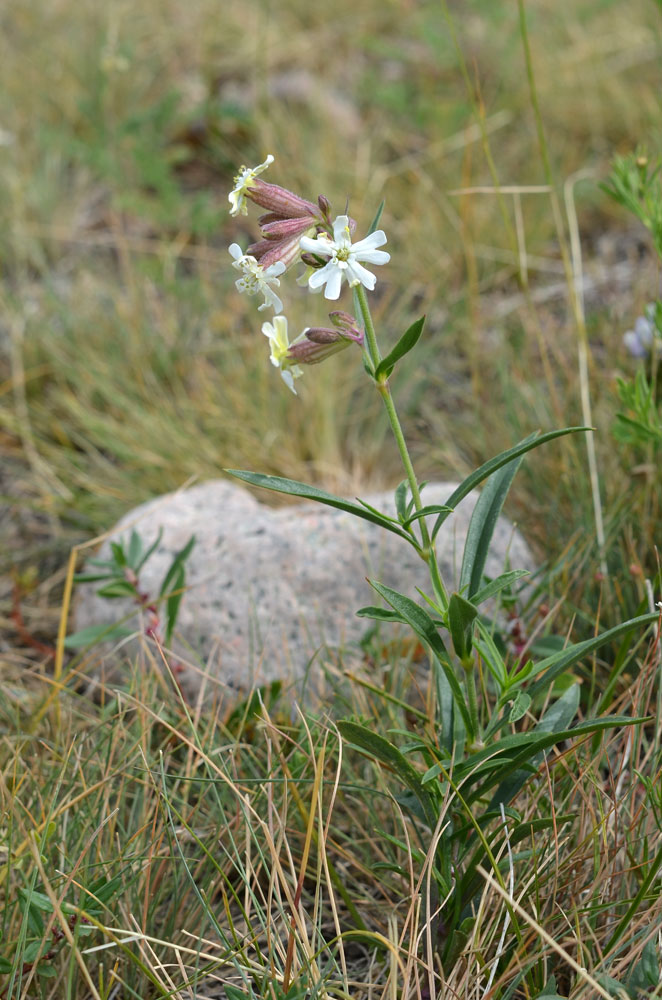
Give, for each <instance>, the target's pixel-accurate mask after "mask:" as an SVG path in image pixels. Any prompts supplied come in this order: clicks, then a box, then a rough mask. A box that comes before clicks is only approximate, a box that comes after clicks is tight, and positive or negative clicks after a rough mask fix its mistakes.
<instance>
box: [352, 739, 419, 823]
mask: <svg viewBox="0 0 662 1000" xmlns="http://www.w3.org/2000/svg"><path fill="white" fill-rule="evenodd" d="M338 729H339V730H340V734H341V736H342V737H343V739H345V740H347V741H348V742H349V743H353V744H354V746H356V747H359V749H361V750H365V751H366V752H367V753H369V754H370V755H371V756H372V757H374V758H375V760H378V761H379V762H380V763H382V764H386V765H388V766H389V767H391V768H393V770H394V771H395V773H396V774H397V775H398V777H399V778H400V780H401V781H402V783H403V784H404V785H405V786H406V787H407V788H408V789H409V790H410V791H411V792H413V793H414V795H415V796H416V798H417V799H418V801H419V802H420V804H421V807H422V808H423V812H424V814H425V818H426V821H427V822H428V824H429V825H430V826H431V827H434V825H435V823H436V822H437V811H436V809H435V806H434V800H433V798H432V796H431V795H430V794H429V792H427V791H426V790H425V789H424V788H423V785H422V783H421V776H420V774H419V773H418V771H416V770H415V768H413V767H412V765H411V764H410V763H409V761H408V760H407V758H406V757H405V756H404V755H403V754H402V753H400V751H399V750H398V748H397V747H395V746H393V744H392V743H389V741H388V740H387V739H385V738H384V737H383V736H380V735H379V734H378V733H374V732H373V731H372V730H371V729H368V728H367V727H366V726H361V725H359V723H357V722H350V721H349V720H345V721H343V722H339V723H338Z"/></svg>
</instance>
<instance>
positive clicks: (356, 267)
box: [347, 260, 377, 291]
mask: <svg viewBox="0 0 662 1000" xmlns="http://www.w3.org/2000/svg"><path fill="white" fill-rule="evenodd" d="M347 278H348V281H349V283H350V285H364V286H365V287H366V288H367V289H369V290H370V291H372V290H373V288H374V287H375V284H376V282H377V278H376V277H375V275H374V274H372V273H371V272H370V271H368V270H366V268H365V267H363V266H362V265H361V264H359V262H358V260H352V261H349V263H348V264H347Z"/></svg>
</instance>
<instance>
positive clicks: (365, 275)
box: [299, 215, 391, 299]
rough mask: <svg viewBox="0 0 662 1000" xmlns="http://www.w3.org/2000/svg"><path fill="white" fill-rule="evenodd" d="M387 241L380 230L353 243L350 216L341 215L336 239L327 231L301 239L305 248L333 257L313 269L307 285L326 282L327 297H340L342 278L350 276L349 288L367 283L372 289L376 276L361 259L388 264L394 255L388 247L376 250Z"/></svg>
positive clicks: (336, 228) (338, 219) (334, 232)
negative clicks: (321, 265) (387, 249)
mask: <svg viewBox="0 0 662 1000" xmlns="http://www.w3.org/2000/svg"><path fill="white" fill-rule="evenodd" d="M384 243H386V235H385V233H384V232H383V230H381V229H378V230H377V232H375V233H371V234H370V236H366V238H365V239H364V240H359V242H358V243H352V236H351V233H350V229H349V216H347V215H339V216H338V218H337V219H336V221H335V222H334V223H333V239H331V237H330V236H328V235H327V234H326V233H321V234H320V235H319V236H318V237H317V238H316V239H311V238H310V237H309V236H303V237H302V238H301V242H300V243H299V246H300V247H301V249H302V250H305V251H308V253H314V254H318V255H319V256H321V257H329V258H330V260H329V262H328V263H327V264H325V265H324V267H322V268H320V269H319V270H317V271H313V273H312V274H311V275H310V277H309V279H308V286H309V287H310V288H311V289H312V290H313V291H315V290H317V289H319V288H321V287H322V285H326V288H325V290H324V297H325V298H327V299H337V298H338V297H339V295H340V287H341V285H342V280H343V278H346V279H347V281H348V282H349V285H350V287H353V286H354V285H365V287H366V288H368V289H370V290H372V289H373V288H374V287H375V282H376V280H377V279H376V278H375V276H374V274H372V273H371V272H370V271H368V270H366V268H365V267H363V266H362V265H361V264H360V263H359V261H362V260H363V261H366V262H367V263H368V264H387V263H388V262H389V260H390V259H391V255H390V254H388V253H386V251H385V250H377V247H380V246H383V244H384Z"/></svg>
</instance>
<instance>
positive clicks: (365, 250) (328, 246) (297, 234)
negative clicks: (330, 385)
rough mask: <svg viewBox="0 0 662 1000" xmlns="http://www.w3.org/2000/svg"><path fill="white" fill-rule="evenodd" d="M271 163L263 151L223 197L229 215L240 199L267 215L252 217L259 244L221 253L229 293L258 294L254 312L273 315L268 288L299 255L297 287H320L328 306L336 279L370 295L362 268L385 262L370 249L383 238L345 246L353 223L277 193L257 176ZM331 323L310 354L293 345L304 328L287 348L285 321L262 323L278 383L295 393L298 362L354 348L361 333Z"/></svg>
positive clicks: (277, 304) (276, 303)
mask: <svg viewBox="0 0 662 1000" xmlns="http://www.w3.org/2000/svg"><path fill="white" fill-rule="evenodd" d="M273 159H274V158H273V156H272V155H271V154H269V156H267V158H266V160H265V161H264V163H261V164H260V165H259V166H257V167H241V169H240V170H239V172H238V174H237V176H236V177H235V186H234V188H233V189H232V191H231V192H230V194H229V195H228V200H229V202H230V215H232V216H237V215H246V214H247V205H246V202H247V199H248V200H251V201H253V202H254V203H255V204H257V205H260V206H261V207H262V208H265V209H266V210H267V214H266V215H264V216H262V217H261V219H260V225H261V227H262V239H261V240H260V241H259V242H257V243H254V244H252V245H251V246H249V247H248V250H247V252H245V253H244V251H242V249H241V247H240V246H239V244H238V243H233V244H231V246H230V248H229V250H230V255H231V256H232V258H233V262H232V266H233V267H234V268H236V269H237V270H238V271H240V272H241V277H240V278H239V279H238V280H237V281H236V282H235V284H236V287H237V289H238V290H239V291H240V292H246V293H247V294H248V295H255V294H261V295H262V296H263V298H264V302H263V303H262V305H260V306H259V307H258V308H259V311H262V310H264V309H273V310H274V312H275V313H279V314H280V313H282V310H283V303H282V300H281V298H280V296H279V295H278V294H277V293H276V292H275V291H274V289H275V288H279V287H280V276H281V275H282V274H284V273H285V272H286V271H287V270H289V268H290V267H291V266H292V265H293V264H296V263H298V262H299V261H300V260H301V258H302V254H306V255H307V257H306V258H304V263H306V264H307V271H306V272H305V274H304V275H302V277H301V278H300V279H299V284H301V283H305V284H307V285H308V288H309V289H310V291H312V292H321V291H322V290H324V297H325V298H326V299H329V300H330V301H336V300H337V299H338V298H339V297H340V293H341V290H342V285H343V281H346V282H347V284H348V285H349V287H350V288H352V287H355V286H357V285H363V286H364V287H365V288H367V289H369V290H370V291H372V290H373V289H374V287H375V284H376V281H377V279H376V277H375V275H374V274H373V273H372V272H371V271H369V270H368V269H367V268H366V267H364V264H372V265H382V264H386V263H388V261H389V260H390V254H388V253H386V251H384V250H380V249H378V248H379V247H381V246H383V245H384V244H385V243H386V235H385V233H384V232H383V231H382V230H381V229H378V230H377V231H376V232H374V233H371V234H370V235H369V236H367V237H365V239H362V240H359V241H358V242H356V243H353V242H352V230H353V228H354V222H353V221H352V220H351V219H350V218H349V216H348V215H339V216H338V217H337V218H336V219H335V220H334V221H333V222H331V220H330V218H329V214H328V212H329V204H328V202H327V200H326V199H325V198H323V197H320V198H319V199H318V202H317V205H314V204H313V203H312V202H309V201H306V200H305V199H303V198H301V197H299V195H296V194H294V193H293V192H291V191H287V190H286V189H285V188H282V187H279V186H278V185H276V184H267V183H266V182H265V181H263V180H262V179H261V178H260V177H259V175H260V174H261V173H263V172H264V171H265V170H266V169H267V167H269V165H270V164H271V163H273ZM324 261H326V263H324ZM349 318H350V319H352V317H349ZM334 325H335V327H336V328H335V329H334V330H326V331H322V334H323V337H324V350H321V349H320V347H321V345H320V339H319V338H320V336H322V334H320V332H319V331H317V340H316V341H315V344H316V345H317V348H316V349H313V348H312V347H311V345H310V344H309V345H308V348H307V349H304V345H303V344H302V343H301V342H302V338H305V336H306V333H307V331H305V330H304V332H303V333H302V334H301V335H300V336H299V337H298V338H297V339H296V340H295V341H294V342H293V343H292V344H290V342H289V340H288V335H287V319H286V318H285V316H283V315H277V316H274V320H273V323H265V324H264V325H263V326H262V332H263V333H264V334H265V336H266V337H268V339H269V343H270V347H271V362H272V364H274V365H276V366H277V367H278V368H280V371H281V375H282V376H283V379H284V381H285V383H286V385H287V386H288V387H289V388H290V389H291V390H292V392H294V393H295V394H296V390H295V388H294V379H295V378H299V377H300V376H301V375H302V374H303V371H302V369H301V367H300V365H301V364H315V363H317V362H318V361H319V360H321V359H322V357H327V356H328V355H329V354H332V353H334V352H335V351H336V350H342V349H343V348H344V347H346V346H348V345H349V344H350V343H351V342H355V343H359V344H360V343H362V334H361V333H360V331H358V330H357V329H354V328H353V327H352V326H351V325H350V326H349V327H347V325H346V324H345V327H343V326H342V324H340V327H339V326H338V324H334ZM295 345H299V350H298V351H294V350H293V348H294V347H295Z"/></svg>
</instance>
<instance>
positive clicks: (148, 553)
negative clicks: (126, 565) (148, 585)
mask: <svg viewBox="0 0 662 1000" xmlns="http://www.w3.org/2000/svg"><path fill="white" fill-rule="evenodd" d="M162 538H163V528H159V530H158V532H157V535H156V538H155V539H154V541H153V542H152V544H151V545H150V547H149V548H148V549H147V551H146V552H144V553H143V555H142V557H141V559H140V562H139V563H138V565H137V566H134V567H133V568H134V570H135V571H136V573H139V572H140V570H141V569H142V568H143V566H144V565H145V563H146V562H147V560H148V559H149V557H150V556H151V555H152V553H153V552H154V551H155V550H156V549H157V548H158V546H159V544H160V543H161V539H162Z"/></svg>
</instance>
